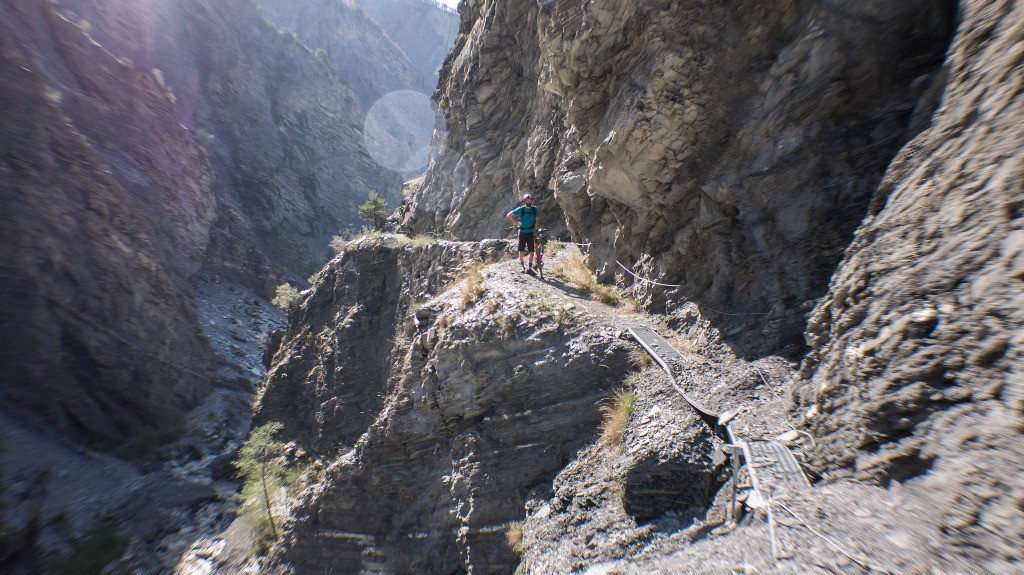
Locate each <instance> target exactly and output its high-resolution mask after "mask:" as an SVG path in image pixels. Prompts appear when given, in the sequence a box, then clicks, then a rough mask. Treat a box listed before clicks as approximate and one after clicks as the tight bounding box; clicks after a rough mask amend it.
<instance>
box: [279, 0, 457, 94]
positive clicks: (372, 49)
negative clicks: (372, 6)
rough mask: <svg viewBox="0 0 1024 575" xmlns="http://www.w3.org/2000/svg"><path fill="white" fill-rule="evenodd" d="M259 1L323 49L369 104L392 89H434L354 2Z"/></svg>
mask: <svg viewBox="0 0 1024 575" xmlns="http://www.w3.org/2000/svg"><path fill="white" fill-rule="evenodd" d="M260 7H261V9H262V10H263V11H264V12H266V14H267V16H268V17H269V19H270V20H271V21H272V22H274V23H275V24H277V25H279V26H281V27H283V28H285V29H287V30H292V31H294V32H295V33H296V34H298V35H299V38H301V39H302V42H303V43H304V44H306V45H307V46H309V47H310V48H312V49H314V50H317V49H323V50H324V52H323V53H322V54H323V57H324V58H326V60H327V62H328V65H329V66H331V67H332V68H334V70H335V71H337V73H338V75H339V76H341V77H342V78H345V83H346V84H348V85H349V87H351V88H352V90H353V91H354V92H355V93H356V95H357V96H358V97H359V99H360V100H361V101H362V102H364V103H366V104H372V103H373V102H374V101H375V100H376V99H377V98H380V97H381V96H383V95H384V94H387V93H388V92H391V91H393V90H399V89H405V90H410V89H416V90H421V91H422V90H432V89H433V86H429V87H428V86H427V84H428V82H427V80H426V79H425V78H424V77H422V75H421V74H420V70H418V69H417V68H416V67H414V66H413V64H412V62H410V61H409V57H408V55H407V53H406V52H405V51H403V50H402V48H400V47H399V46H398V45H397V44H396V43H395V42H394V41H393V40H392V38H389V37H388V35H387V34H385V33H384V31H383V30H382V29H381V28H380V27H379V26H378V25H377V23H376V22H374V21H373V20H372V19H371V18H370V17H369V16H367V15H366V14H364V13H363V12H362V11H361V10H359V9H357V8H355V7H354V6H351V5H348V4H346V3H344V2H324V1H322V0H307V1H304V2H293V1H291V0H260ZM371 54H372V58H368V57H367V56H368V55H371ZM442 59H443V56H442V57H441V58H438V59H437V61H441V60H442Z"/></svg>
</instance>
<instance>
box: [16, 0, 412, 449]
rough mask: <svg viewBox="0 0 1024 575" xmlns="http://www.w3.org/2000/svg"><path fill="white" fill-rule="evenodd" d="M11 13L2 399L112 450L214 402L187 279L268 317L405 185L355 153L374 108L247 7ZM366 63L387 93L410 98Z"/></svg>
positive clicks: (162, 5)
mask: <svg viewBox="0 0 1024 575" xmlns="http://www.w3.org/2000/svg"><path fill="white" fill-rule="evenodd" d="M2 9H3V14H4V22H3V32H4V37H3V48H4V53H3V58H4V66H5V86H7V89H6V91H5V94H4V97H5V98H6V99H5V101H7V102H8V103H9V104H8V105H7V106H6V107H5V109H4V111H3V113H4V115H5V116H4V117H5V118H7V119H8V120H9V121H7V122H5V124H4V125H3V127H2V128H0V132H2V140H3V145H4V146H5V150H6V153H7V154H8V155H7V156H6V157H7V158H8V160H7V163H6V164H5V165H6V166H7V168H6V170H5V172H4V175H3V177H4V181H3V185H4V189H5V190H8V192H5V194H4V197H3V201H4V213H3V217H4V222H5V225H4V230H3V234H4V237H5V239H6V240H7V242H8V243H7V245H9V246H10V249H7V250H5V254H4V256H3V257H4V261H3V263H4V269H5V270H6V271H5V274H4V278H3V282H4V291H3V299H4V302H3V309H4V314H5V315H4V318H5V320H4V326H3V330H4V334H5V335H4V341H9V342H11V345H10V346H8V347H7V348H6V349H5V350H4V358H5V364H4V365H10V366H11V367H10V369H11V370H12V374H14V375H13V376H12V377H11V378H7V379H5V381H4V386H3V387H4V388H5V393H7V394H9V395H10V397H11V398H12V400H13V401H14V402H15V403H16V404H18V405H21V406H28V407H30V408H31V410H32V411H33V412H34V413H36V414H42V415H44V416H45V418H46V419H48V420H49V421H52V422H54V423H56V424H57V425H58V426H59V427H60V428H61V429H62V430H63V431H65V432H67V433H72V434H77V433H78V432H79V431H83V432H84V433H83V434H82V437H88V438H90V439H96V438H103V439H105V440H115V439H114V438H115V437H117V436H118V434H119V430H120V431H123V430H124V429H125V428H126V427H127V426H128V425H129V421H128V420H129V419H134V418H139V417H141V418H142V419H151V418H152V419H155V418H156V416H157V415H158V414H157V411H160V410H174V409H178V408H180V407H183V406H186V405H190V404H191V403H193V402H194V401H195V400H196V399H197V398H198V397H200V396H201V395H203V394H204V393H205V391H207V390H208V389H209V387H210V381H209V379H210V376H209V374H206V373H205V371H206V370H207V368H208V367H209V365H210V362H209V358H208V357H207V356H208V355H209V352H210V346H209V344H208V343H207V342H206V341H205V338H204V337H203V336H202V333H201V332H202V330H201V329H200V328H199V326H198V324H197V321H196V313H195V304H194V302H193V298H194V294H193V291H192V285H193V284H194V281H195V279H196V278H197V277H199V275H202V276H203V277H206V278H212V277H217V278H218V279H217V281H218V282H219V281H220V279H226V280H228V281H234V282H237V283H240V284H243V285H244V286H246V287H248V288H251V289H252V290H254V291H255V292H256V293H260V294H263V295H265V296H270V295H271V294H272V293H273V288H274V286H276V285H277V284H279V283H281V281H282V280H283V279H290V280H292V281H294V282H297V283H301V282H303V281H304V280H305V278H306V277H307V276H308V275H309V274H310V273H311V272H312V271H314V270H316V269H318V268H319V267H320V266H321V265H322V263H323V262H324V261H326V260H327V259H329V257H330V255H331V250H330V248H329V246H328V244H329V241H330V239H331V237H332V236H333V235H335V234H337V233H339V231H340V230H341V229H343V228H345V227H349V226H356V225H359V224H361V223H362V220H361V219H360V218H359V217H358V214H357V210H356V206H357V205H358V204H359V203H361V202H362V201H364V200H365V198H366V196H367V194H368V191H369V190H370V189H377V190H379V191H381V192H382V193H383V194H384V195H385V197H388V198H389V199H390V201H391V202H392V203H396V202H397V198H398V196H399V189H400V182H401V177H400V175H399V174H398V173H397V172H395V171H392V170H391V169H389V168H387V167H384V166H381V165H379V164H378V163H377V162H376V161H374V160H373V159H372V158H371V157H370V155H369V154H368V153H367V151H366V149H365V147H364V142H363V134H362V127H363V119H364V114H365V111H366V108H367V107H368V104H367V103H366V102H363V101H362V100H360V99H359V98H358V97H357V95H356V94H355V93H354V92H353V91H352V90H351V89H350V88H349V87H348V86H347V84H346V81H345V80H344V79H343V78H342V77H341V76H339V74H338V71H336V70H332V69H331V68H330V67H329V66H328V65H327V64H325V62H323V61H322V60H321V59H319V58H318V57H317V56H316V54H315V53H314V52H313V51H311V50H310V49H309V48H307V47H306V46H305V45H303V44H302V43H301V42H299V41H298V40H297V39H296V37H295V36H294V35H293V34H291V33H288V32H282V31H280V30H279V29H278V28H277V26H276V25H274V24H272V23H269V22H267V21H266V20H265V19H264V18H263V17H262V16H261V15H260V13H259V12H258V11H257V8H256V5H255V4H254V3H253V2H251V1H249V0H227V1H224V2H203V1H200V0H194V1H193V0H189V1H186V2H147V3H138V2H128V1H124V0H102V1H100V0H68V1H65V2H61V3H60V4H59V5H58V4H55V3H53V2H46V1H44V2H34V1H29V0H12V1H10V2H5V3H4V5H3V7H2ZM348 12H349V13H351V14H353V15H355V16H354V20H352V22H355V23H356V24H360V25H362V26H363V30H364V32H365V33H366V34H367V35H369V36H372V37H374V38H376V39H377V40H378V44H379V43H385V44H388V45H390V46H392V47H394V44H393V43H391V41H390V40H389V39H388V38H387V37H386V35H385V34H384V32H383V31H382V30H381V29H380V28H379V27H378V26H376V25H374V24H373V23H372V22H370V21H369V20H368V19H367V18H366V17H365V16H363V15H362V14H361V13H360V12H358V11H357V10H354V9H348ZM372 45H374V44H373V43H372V42H366V43H365V45H363V46H362V48H363V49H364V50H365V49H369V47H370V46H372ZM395 49H396V50H397V48H395ZM363 54H364V55H365V54H366V53H365V52H363ZM364 60H366V63H365V66H364V69H365V70H371V71H374V72H373V73H374V74H376V75H375V76H374V78H378V77H379V78H383V79H381V80H380V81H381V82H383V83H384V84H386V85H387V86H391V85H392V84H395V85H402V84H403V83H409V82H413V81H414V80H415V74H414V73H413V72H411V71H410V70H409V65H408V64H407V65H406V68H405V75H404V76H403V75H401V74H400V73H399V72H401V70H391V69H390V68H389V62H383V61H376V60H373V59H372V58H364ZM351 72H352V74H353V75H355V74H356V71H351ZM389 74H390V76H389ZM389 82H390V83H389ZM353 83H354V84H356V85H361V84H360V83H359V78H355V79H354V80H353ZM53 142H60V144H59V145H60V146H63V147H64V148H65V149H64V150H63V151H58V150H57V149H56V148H57V146H58V144H56V143H53ZM200 270H202V272H203V273H202V274H199V273H198V272H199V271H200ZM204 293H205V292H204ZM217 319H219V318H217ZM122 348H125V351H123V350H122ZM229 361H230V360H229ZM246 371H248V370H246ZM246 375H247V376H248V375H249V374H246ZM218 377H220V376H218ZM235 377H237V376H235ZM214 379H217V378H214ZM29 382H36V383H31V384H30V383H29ZM121 407H124V411H125V414H123V415H122V414H121ZM104 411H107V412H109V413H108V415H109V416H110V417H108V415H104ZM107 419H111V421H106V420H107Z"/></svg>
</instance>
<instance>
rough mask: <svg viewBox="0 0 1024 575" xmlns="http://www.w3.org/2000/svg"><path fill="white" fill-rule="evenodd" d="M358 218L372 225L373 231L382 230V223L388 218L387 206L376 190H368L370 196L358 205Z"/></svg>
mask: <svg viewBox="0 0 1024 575" xmlns="http://www.w3.org/2000/svg"><path fill="white" fill-rule="evenodd" d="M359 217H360V218H363V219H364V220H366V221H368V222H370V223H371V224H373V229H375V230H380V229H383V228H384V222H385V221H386V220H387V218H388V204H387V202H385V201H384V198H382V197H380V195H379V194H378V193H377V192H376V190H370V196H369V197H368V198H367V199H366V201H365V202H363V203H362V204H360V206H359Z"/></svg>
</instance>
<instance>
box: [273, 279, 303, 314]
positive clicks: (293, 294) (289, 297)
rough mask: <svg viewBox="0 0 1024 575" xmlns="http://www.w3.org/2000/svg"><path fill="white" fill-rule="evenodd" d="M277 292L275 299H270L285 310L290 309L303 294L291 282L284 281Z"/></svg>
mask: <svg viewBox="0 0 1024 575" xmlns="http://www.w3.org/2000/svg"><path fill="white" fill-rule="evenodd" d="M276 294H277V295H275V296H274V299H272V300H270V303H272V304H274V305H276V306H277V307H279V308H281V309H283V310H284V311H288V309H289V308H291V307H292V304H293V303H295V302H296V301H297V300H298V299H299V296H300V295H301V294H300V293H299V290H298V289H296V288H295V286H293V285H292V284H289V283H283V284H281V285H279V286H277V290H276Z"/></svg>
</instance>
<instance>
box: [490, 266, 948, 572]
mask: <svg viewBox="0 0 1024 575" xmlns="http://www.w3.org/2000/svg"><path fill="white" fill-rule="evenodd" d="M572 252H573V248H569V249H566V250H564V251H562V252H561V253H559V254H556V255H555V256H554V257H553V258H551V261H550V263H549V265H548V269H549V270H555V273H554V274H552V273H551V272H550V271H549V272H548V273H547V274H546V275H547V279H546V280H542V279H540V278H537V277H533V276H530V275H527V274H523V273H521V272H520V271H519V266H518V263H517V262H507V263H500V264H494V265H491V266H488V267H487V268H486V274H487V279H486V281H485V285H491V286H500V289H502V290H507V291H508V292H510V293H519V294H522V295H523V296H524V297H523V301H522V303H521V305H522V306H530V305H535V302H538V301H545V302H555V303H554V304H553V305H556V306H558V305H576V306H579V308H580V309H581V310H585V311H584V315H585V316H586V317H585V319H584V321H587V322H594V323H598V322H600V323H607V324H612V325H618V326H621V328H622V329H623V331H625V330H626V329H627V328H630V327H637V326H645V327H649V328H652V329H654V330H656V331H658V332H660V333H661V334H664V335H666V336H668V337H669V339H670V340H671V341H670V343H671V345H672V346H673V347H674V348H677V349H678V350H681V353H682V354H683V356H684V358H685V359H686V364H685V365H684V366H682V367H681V368H680V369H679V370H678V371H679V373H678V376H679V381H680V383H681V384H682V385H683V387H684V388H685V391H686V392H687V393H688V394H690V395H692V396H693V397H694V398H696V399H699V401H700V402H701V403H702V404H704V405H705V406H706V407H708V408H709V409H711V410H712V411H714V412H717V413H723V412H726V411H730V412H734V413H735V414H736V415H735V417H734V419H733V420H732V424H731V425H732V428H733V430H734V432H735V433H736V435H737V436H738V437H740V438H742V439H745V440H760V439H764V440H769V439H776V440H778V439H782V440H784V441H785V442H786V443H788V444H789V445H790V446H791V447H792V448H793V449H795V450H797V451H798V452H799V449H800V447H801V446H803V447H807V446H809V445H812V444H813V442H814V441H815V440H814V438H813V437H812V436H810V435H809V434H808V433H807V432H806V431H803V430H799V431H798V430H797V427H795V426H794V425H793V424H794V423H798V422H795V421H793V420H792V415H791V413H792V409H793V402H792V398H791V397H790V389H789V387H790V384H791V382H792V378H793V377H794V375H795V372H796V365H795V364H794V363H792V362H791V361H790V360H787V359H786V358H782V357H778V356H767V357H763V358H760V359H757V360H756V361H747V360H744V359H741V358H739V357H737V356H735V355H734V354H732V353H731V352H730V351H729V350H728V349H727V348H724V347H722V346H714V345H707V344H704V345H701V344H700V343H698V342H693V341H689V340H687V339H686V338H684V337H682V336H679V335H678V334H675V332H673V331H672V330H671V329H670V328H669V327H668V326H667V325H666V324H665V323H664V321H663V320H662V319H661V318H659V317H657V316H652V315H648V314H644V313H637V312H634V311H632V310H630V309H628V308H627V307H626V306H624V305H618V306H610V305H607V304H604V303H600V302H598V301H594V300H593V299H591V298H590V297H588V296H587V295H586V294H585V293H581V291H580V290H579V289H577V288H575V287H574V286H573V285H572V284H571V283H567V282H566V281H564V280H562V279H560V278H559V277H557V276H558V275H559V274H558V272H557V270H558V268H559V266H560V265H562V264H563V262H564V261H565V260H567V259H571V258H572ZM549 305H550V304H549ZM622 337H626V336H625V335H622ZM637 367H638V368H640V369H641V371H640V373H639V376H638V377H635V378H632V379H631V382H632V386H631V389H632V391H633V394H634V396H635V400H634V401H635V407H634V411H633V414H632V415H631V417H630V418H629V420H628V421H627V424H626V430H625V432H624V434H623V445H622V446H608V445H602V444H601V442H595V443H592V444H591V445H589V446H588V447H587V448H585V449H584V450H583V451H581V452H580V453H579V454H578V456H577V457H576V459H574V460H573V461H571V462H569V463H568V465H566V467H565V468H564V469H563V470H562V471H561V472H560V473H559V475H558V476H557V477H556V479H555V480H554V482H553V484H552V487H551V491H550V492H545V490H543V489H542V490H537V491H536V492H535V493H534V494H533V497H532V498H531V499H530V500H528V501H527V503H526V507H527V509H528V515H527V519H526V522H525V524H524V529H523V548H524V555H523V562H522V564H521V565H520V567H519V568H518V571H517V573H570V572H572V573H576V572H580V573H588V574H593V575H596V574H612V573H637V574H640V573H702V574H704V573H722V574H726V573H728V574H732V573H737V572H740V573H814V572H818V573H863V572H880V573H888V572H892V573H898V572H927V569H929V568H931V567H938V565H937V564H936V563H935V560H934V557H935V556H937V554H936V553H935V551H937V549H938V546H939V545H940V543H939V535H940V534H939V533H938V532H936V531H934V530H933V529H931V528H930V527H929V524H930V523H931V522H929V521H923V520H921V519H923V518H928V517H934V516H935V515H936V513H937V511H936V510H935V509H933V508H932V507H931V506H929V505H928V502H926V501H922V500H921V499H920V498H919V497H916V496H914V495H912V494H911V493H910V492H909V491H903V490H901V489H900V488H899V486H898V485H896V486H894V488H892V489H889V490H886V489H882V488H880V487H877V486H871V485H867V484H862V483H859V482H855V481H845V480H840V481H831V482H827V483H818V484H815V485H814V486H812V487H809V488H807V489H789V490H779V491H775V490H774V488H773V490H772V491H770V492H766V493H764V495H765V496H766V497H767V500H766V498H765V497H761V496H759V495H755V494H754V492H753V490H752V489H751V486H750V474H749V470H748V469H746V468H744V469H743V470H742V471H741V473H740V475H739V482H740V485H739V489H738V493H739V498H740V500H741V508H740V513H741V515H740V517H739V519H740V521H739V522H738V523H734V522H732V521H730V517H729V516H728V506H729V501H730V496H731V492H732V490H731V485H732V483H731V482H732V481H733V480H732V478H731V474H730V473H729V472H728V470H727V467H728V466H716V467H715V469H714V473H715V474H716V475H715V478H714V481H713V482H712V484H711V485H710V486H709V490H708V491H707V496H708V498H707V499H706V500H703V501H702V500H688V499H687V495H689V493H688V492H687V490H686V486H685V485H680V483H679V482H680V480H681V479H682V480H683V482H684V483H685V480H686V478H685V477H678V476H676V477H674V476H673V472H672V471H668V472H667V473H666V470H668V469H670V468H671V467H672V466H673V465H674V460H678V459H687V458H688V457H692V454H689V453H686V450H687V447H688V444H687V440H688V439H689V437H690V436H691V435H692V431H691V429H692V428H693V426H694V425H695V422H694V417H693V413H692V412H691V408H690V407H689V406H688V405H686V404H685V403H684V402H682V401H681V400H680V396H679V393H678V391H677V390H676V389H674V388H673V387H672V385H671V383H670V380H669V378H668V377H667V376H666V375H665V374H664V373H663V372H662V371H661V370H659V369H658V368H657V366H653V365H652V366H649V367H646V369H645V368H644V366H642V365H638V366H637ZM687 423H688V424H689V426H688V425H687ZM648 452H652V453H656V454H657V459H658V461H657V463H656V464H655V465H653V466H648V465H644V462H643V461H642V459H643V458H642V457H637V454H645V453H648ZM756 465H757V464H755V466H756ZM762 473H763V471H762ZM716 490H717V493H716ZM763 491H767V490H763ZM652 493H653V494H654V495H651V494H652ZM744 510H745V511H746V514H745V516H744V515H743V511H744ZM769 515H770V516H771V518H770V519H769ZM907 516H913V517H915V518H918V520H917V521H914V522H907V521H906V520H905V517H907Z"/></svg>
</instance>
